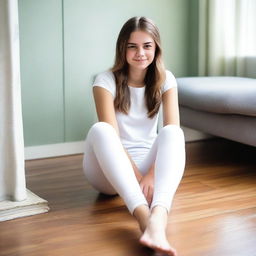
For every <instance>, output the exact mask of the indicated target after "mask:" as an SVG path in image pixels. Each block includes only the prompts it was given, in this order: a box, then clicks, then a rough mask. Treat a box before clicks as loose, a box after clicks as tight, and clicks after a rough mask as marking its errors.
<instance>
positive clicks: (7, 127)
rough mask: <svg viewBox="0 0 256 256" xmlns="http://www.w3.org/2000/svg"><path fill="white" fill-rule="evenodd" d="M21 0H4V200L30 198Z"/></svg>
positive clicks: (0, 39) (0, 130)
mask: <svg viewBox="0 0 256 256" xmlns="http://www.w3.org/2000/svg"><path fill="white" fill-rule="evenodd" d="M26 196H27V194H26V184H25V171H24V142H23V126H22V113H21V92H20V56H19V22H18V3H17V0H0V200H1V201H2V200H13V201H21V200H25V199H26Z"/></svg>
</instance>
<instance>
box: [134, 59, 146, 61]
mask: <svg viewBox="0 0 256 256" xmlns="http://www.w3.org/2000/svg"><path fill="white" fill-rule="evenodd" d="M134 60H135V61H145V60H147V59H134Z"/></svg>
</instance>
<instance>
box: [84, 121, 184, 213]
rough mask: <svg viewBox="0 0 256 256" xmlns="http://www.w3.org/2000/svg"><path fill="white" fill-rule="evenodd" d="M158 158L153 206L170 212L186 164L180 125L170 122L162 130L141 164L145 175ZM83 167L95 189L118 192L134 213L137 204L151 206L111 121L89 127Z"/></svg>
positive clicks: (108, 192)
mask: <svg viewBox="0 0 256 256" xmlns="http://www.w3.org/2000/svg"><path fill="white" fill-rule="evenodd" d="M154 161H155V173H154V177H155V178H154V179H155V180H154V193H153V200H152V203H151V205H150V207H151V208H153V207H154V206H156V205H161V206H163V207H165V208H166V209H167V211H169V210H170V207H171V203H172V199H173V196H174V194H175V192H176V189H177V187H178V185H179V183H180V180H181V178H182V176H183V172H184V166H185V143H184V135H183V131H182V130H181V128H180V127H179V126H177V125H166V126H165V127H163V128H162V129H161V130H160V132H159V134H158V136H157V138H156V139H155V141H154V143H153V145H152V147H151V149H150V150H149V151H148V153H147V154H146V156H145V157H144V159H143V161H142V162H141V163H140V164H139V166H138V168H139V170H140V171H141V174H142V175H145V173H146V172H147V171H148V169H149V167H150V166H151V165H152V164H153V162H154ZM83 169H84V173H85V176H86V178H87V180H88V182H89V183H90V184H91V185H92V186H93V187H94V188H95V189H97V190H98V191H100V192H102V193H105V194H110V195H111V194H112V195H113V194H116V193H118V194H119V195H120V196H121V197H122V198H123V200H124V202H125V204H126V206H127V207H128V209H129V211H130V213H131V214H133V211H134V210H135V208H136V207H138V206H140V205H144V204H145V205H148V203H147V200H146V198H145V196H144V194H143V192H142V190H141V188H140V185H139V183H138V181H137V179H136V177H135V174H134V171H133V168H132V164H131V162H130V160H129V158H128V156H127V154H126V153H125V151H124V148H123V145H122V144H121V140H120V138H119V136H118V135H117V133H116V131H115V129H114V128H113V127H112V126H111V125H110V124H108V123H105V122H98V123H96V124H94V125H93V126H92V127H91V129H90V130H89V132H88V135H87V138H86V142H85V153H84V160H83Z"/></svg>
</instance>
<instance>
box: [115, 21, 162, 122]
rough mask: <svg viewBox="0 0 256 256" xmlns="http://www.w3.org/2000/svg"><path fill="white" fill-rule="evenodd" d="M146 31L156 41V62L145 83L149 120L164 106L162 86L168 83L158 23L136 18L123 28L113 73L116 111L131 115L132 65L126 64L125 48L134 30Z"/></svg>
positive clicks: (117, 46)
mask: <svg viewBox="0 0 256 256" xmlns="http://www.w3.org/2000/svg"><path fill="white" fill-rule="evenodd" d="M138 30H140V31H144V32H147V33H148V34H149V35H150V36H151V37H152V38H153V39H154V41H155V44H156V50H155V57H154V60H153V62H152V63H151V64H150V65H149V66H148V69H147V73H146V75H145V79H144V83H145V85H146V88H145V99H146V105H147V109H148V117H149V118H153V117H154V116H155V115H156V114H157V112H158V110H159V107H160V105H161V86H162V84H163V82H164V80H165V68H164V64H163V61H162V49H161V45H160V34H159V31H158V28H157V27H156V26H155V24H154V23H153V22H152V21H151V20H150V19H148V18H145V17H133V18H131V19H129V20H128V21H127V22H126V23H125V24H124V25H123V27H122V29H121V31H120V33H119V36H118V39H117V42H116V57H115V64H114V66H113V68H112V69H111V71H112V72H113V74H114V76H115V79H116V97H115V100H114V105H115V109H116V110H118V111H120V112H123V113H125V114H128V112H129V109H130V105H131V101H130V91H129V87H128V71H129V65H128V63H127V61H126V49H127V43H128V40H129V38H130V35H131V33H132V32H134V31H138Z"/></svg>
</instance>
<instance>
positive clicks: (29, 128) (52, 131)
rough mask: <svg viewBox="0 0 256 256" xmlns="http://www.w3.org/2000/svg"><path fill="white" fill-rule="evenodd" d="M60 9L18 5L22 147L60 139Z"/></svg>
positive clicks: (51, 2) (52, 4)
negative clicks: (22, 127) (23, 141)
mask: <svg viewBox="0 0 256 256" xmlns="http://www.w3.org/2000/svg"><path fill="white" fill-rule="evenodd" d="M61 10H62V7H61V1H59V0H44V1H40V0H21V1H19V22H20V57H21V89H22V110H23V124H24V139H25V145H26V146H29V145H42V144H51V143H59V142H62V141H63V139H64V125H63V122H64V118H63V117H64V108H63V72H62V71H63V70H62V63H63V54H62V11H61Z"/></svg>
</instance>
